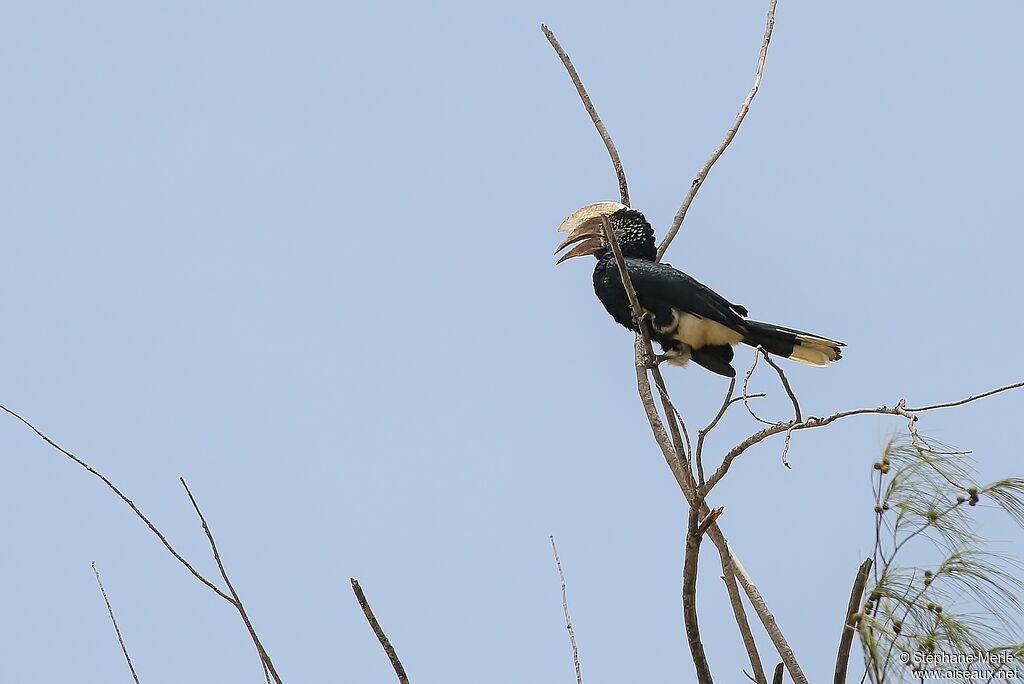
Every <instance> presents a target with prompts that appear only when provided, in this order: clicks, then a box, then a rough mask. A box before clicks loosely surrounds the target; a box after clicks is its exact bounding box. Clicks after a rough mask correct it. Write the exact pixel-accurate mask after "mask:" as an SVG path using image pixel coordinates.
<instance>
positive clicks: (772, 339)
mask: <svg viewBox="0 0 1024 684" xmlns="http://www.w3.org/2000/svg"><path fill="white" fill-rule="evenodd" d="M747 326H748V328H749V330H750V334H749V336H748V337H747V339H745V340H744V342H746V343H747V344H750V345H754V346H762V347H764V348H765V349H766V350H767V351H769V352H771V353H772V354H777V355H779V356H785V357H788V358H790V359H793V360H794V361H799V362H801V363H806V364H809V365H811V366H827V365H828V364H830V363H831V362H833V361H837V360H839V359H840V358H842V351H841V348H842V347H845V346H846V345H845V344H843V343H842V342H838V341H836V340H831V339H829V338H827V337H819V336H818V335H811V334H810V333H805V332H803V331H802V330H794V329H792V328H783V327H782V326H778V325H772V324H771V323H760V322H758V321H747Z"/></svg>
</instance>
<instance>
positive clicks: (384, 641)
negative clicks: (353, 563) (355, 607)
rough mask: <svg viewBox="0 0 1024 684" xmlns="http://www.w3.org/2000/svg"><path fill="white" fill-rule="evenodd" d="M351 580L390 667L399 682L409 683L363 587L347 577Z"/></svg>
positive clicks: (354, 579)
mask: <svg viewBox="0 0 1024 684" xmlns="http://www.w3.org/2000/svg"><path fill="white" fill-rule="evenodd" d="M349 579H350V580H351V582H352V591H353V592H355V595H356V600H357V601H359V607H360V608H362V609H363V615H365V616H366V621H367V622H369V623H370V629H372V630H373V633H374V634H376V635H377V641H379V642H380V645H381V646H383V647H384V653H386V654H387V656H388V660H390V661H391V667H393V668H394V670H395V674H396V675H397V676H398V681H399V684H409V677H408V675H406V674H405V668H404V667H402V661H400V660H399V659H398V654H397V653H395V648H394V646H392V645H391V641H389V640H388V637H387V635H386V634H384V630H383V629H381V626H380V623H379V622H377V618H376V616H375V615H374V614H373V610H372V609H371V608H370V602H369V601H367V600H366V594H364V593H363V588H362V587H361V586H359V580H357V579H356V578H355V577H351V578H349Z"/></svg>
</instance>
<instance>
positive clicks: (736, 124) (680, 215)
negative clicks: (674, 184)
mask: <svg viewBox="0 0 1024 684" xmlns="http://www.w3.org/2000/svg"><path fill="white" fill-rule="evenodd" d="M777 2H778V0H771V3H770V4H769V5H768V21H767V22H766V24H765V29H764V40H763V41H762V42H761V53H760V54H759V55H758V58H757V70H756V71H755V72H754V85H753V87H751V89H750V92H749V93H747V97H746V99H745V100H743V104H742V105H740V111H739V113H737V114H736V118H735V119H734V120H733V122H732V125H731V126H730V127H729V130H728V131H726V134H725V139H724V140H722V142H721V144H720V145H719V146H718V147H717V148H716V149H715V151H714V152H712V153H711V156H710V157H708V160H707V161H706V162H704V166H702V167H701V168H700V171H698V172H697V175H696V176H695V177H694V179H693V181H692V182H691V183H690V190H689V191H688V192H687V193H686V197H684V198H683V203H682V204H681V205H680V206H679V211H677V212H676V216H675V218H674V219H672V227H671V228H669V229H668V232H667V233H666V234H665V239H664V240H662V241H661V244H660V245H659V246H658V261H661V259H662V257H664V256H665V251H666V250H667V249H668V246H669V245H670V244H672V240H674V239H675V237H676V233H678V232H679V227H680V226H682V225H683V219H684V218H686V212H687V211H688V210H689V208H690V204H691V203H692V202H693V198H694V197H696V196H697V191H698V190H699V189H700V186H701V185H702V184H703V183H704V179H705V178H707V176H708V172H709V171H711V167H712V166H714V165H715V162H716V161H718V158H719V157H721V156H722V153H723V152H725V148H727V147H728V146H729V143H731V142H732V139H733V138H735V137H736V132H737V131H739V129H740V124H741V123H743V118H744V117H745V116H746V115H747V112H748V111H749V110H750V103H751V102H753V100H754V96H755V95H757V89H758V88H759V87H760V86H761V76H762V74H764V62H765V59H766V58H767V57H768V44H769V43H771V41H772V29H774V28H775V5H776V4H777ZM623 204H625V202H623Z"/></svg>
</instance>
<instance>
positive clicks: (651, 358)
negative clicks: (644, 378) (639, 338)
mask: <svg viewBox="0 0 1024 684" xmlns="http://www.w3.org/2000/svg"><path fill="white" fill-rule="evenodd" d="M675 356H677V354H672V353H669V352H666V353H664V354H647V355H646V362H647V368H648V369H654V368H657V367H658V366H660V365H661V364H662V363H664V362H665V361H668V360H669V359H672V358H673V357H675Z"/></svg>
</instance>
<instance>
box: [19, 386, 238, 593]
mask: <svg viewBox="0 0 1024 684" xmlns="http://www.w3.org/2000/svg"><path fill="white" fill-rule="evenodd" d="M0 409H2V410H3V411H4V412H6V413H8V414H10V415H12V416H14V417H15V418H17V419H18V420H20V421H21V422H22V423H24V424H25V425H27V426H28V428H29V429H30V430H32V432H34V433H36V435H38V436H39V437H40V438H41V439H42V440H43V441H44V442H46V443H47V444H49V445H50V446H51V447H53V448H54V449H56V450H57V451H59V452H60V453H62V454H64V455H65V456H67V457H68V458H70V459H71V460H72V461H74V462H75V463H77V464H78V465H80V466H81V467H82V468H84V469H85V470H86V471H87V472H89V474H91V475H94V476H95V477H97V478H99V479H100V481H102V482H103V484H105V485H106V486H107V487H108V488H109V489H110V491H112V492H114V494H116V495H117V496H118V497H119V498H120V499H121V500H122V501H124V502H125V503H126V504H128V507H129V508H131V509H132V512H134V513H135V515H136V516H138V518H139V519H140V520H141V521H142V522H144V523H145V524H146V527H148V528H149V530H150V531H151V532H152V533H153V534H155V535H156V538H157V539H159V540H160V543H161V544H163V545H164V548H166V549H167V550H168V551H169V552H170V554H171V555H172V556H174V558H175V559H176V560H177V561H178V562H179V563H181V564H182V565H184V566H185V568H186V569H187V570H188V571H189V572H190V573H192V576H193V577H195V578H196V579H197V580H199V581H200V582H202V583H203V584H205V585H206V586H207V587H209V588H210V590H211V591H213V592H214V593H215V594H217V596H220V597H221V598H222V599H224V600H225V601H228V602H229V603H230V602H231V597H230V596H228V595H227V594H226V593H225V592H223V591H222V590H221V589H220V587H218V586H217V585H216V584H214V583H213V582H211V581H210V580H208V579H206V577H204V576H203V575H202V574H201V573H200V572H199V571H198V570H196V569H195V567H194V566H193V565H192V564H191V563H189V562H188V561H187V560H185V557H184V556H182V555H181V554H180V553H178V551H177V550H176V549H175V548H174V547H173V546H171V543H170V542H169V541H167V537H165V536H164V534H163V532H161V531H160V530H159V529H157V527H156V525H154V524H153V523H152V522H150V520H149V518H147V517H146V515H145V514H144V513H143V512H142V511H141V510H140V509H139V507H138V506H136V505H135V502H133V501H132V500H131V499H129V498H128V497H127V496H125V495H124V493H123V492H122V491H121V490H120V489H118V488H117V485H115V484H114V483H113V482H111V481H110V480H109V479H107V477H106V476H105V475H104V474H103V473H101V472H99V471H98V470H96V469H95V468H93V467H92V466H91V465H89V464H88V463H86V462H85V461H83V460H82V459H81V458H79V457H78V456H75V455H74V454H73V453H71V452H70V451H68V450H67V449H65V448H64V447H62V446H61V445H60V444H57V443H56V442H55V441H53V440H52V439H50V438H49V437H47V436H46V435H45V434H43V432H42V431H41V430H40V429H39V428H37V427H36V426H35V425H33V424H32V423H30V422H29V421H28V420H26V419H25V418H23V417H21V416H20V415H19V414H17V413H15V412H14V411H12V410H11V409H9V408H7V407H6V406H3V405H0Z"/></svg>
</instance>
